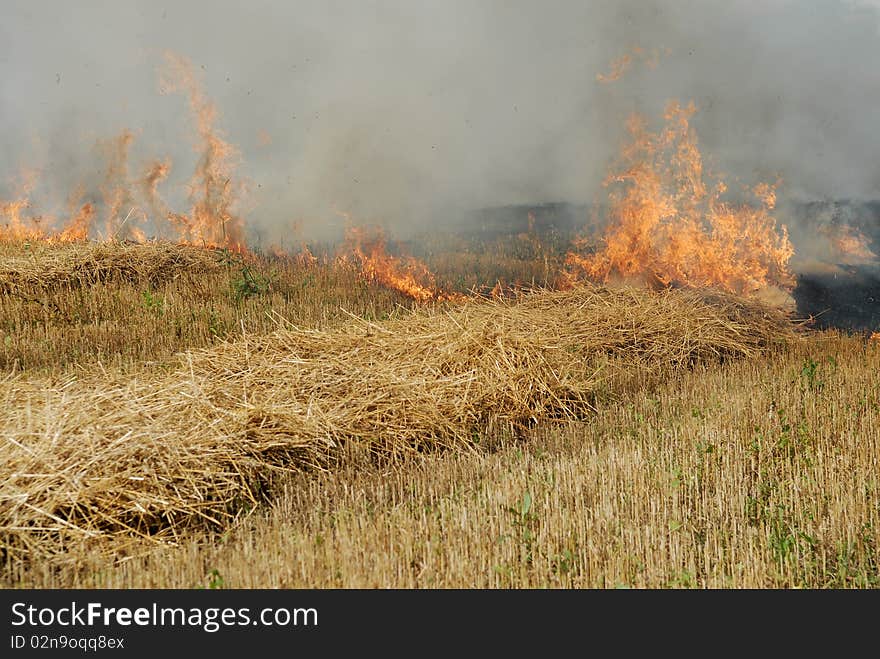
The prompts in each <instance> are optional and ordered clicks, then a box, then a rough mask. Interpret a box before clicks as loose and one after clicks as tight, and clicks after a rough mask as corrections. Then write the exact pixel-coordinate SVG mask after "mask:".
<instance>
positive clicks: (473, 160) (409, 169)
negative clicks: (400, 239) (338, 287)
mask: <svg viewBox="0 0 880 659" xmlns="http://www.w3.org/2000/svg"><path fill="white" fill-rule="evenodd" d="M0 12H2V19H0V117H2V121H3V123H2V133H0V149H2V151H0V198H3V197H4V195H7V196H8V195H9V194H11V191H12V190H13V188H14V182H13V181H11V179H12V178H14V177H15V176H16V174H17V172H18V170H19V168H20V167H21V166H29V167H32V168H38V169H40V170H42V172H43V174H42V177H41V179H40V181H41V183H40V186H41V187H40V188H38V189H36V190H35V191H34V193H33V197H34V199H35V203H39V204H42V206H43V208H44V209H45V210H46V211H47V212H48V211H51V210H53V209H55V208H56V207H58V206H59V205H62V204H63V202H64V200H65V199H66V197H67V194H68V193H69V190H70V188H71V187H73V186H75V185H76V184H77V183H79V182H85V183H86V185H87V187H89V188H90V189H91V190H93V191H94V190H97V189H98V187H99V185H100V181H101V180H102V177H103V171H104V168H105V164H104V163H103V162H101V160H100V158H99V157H98V152H97V151H96V150H95V147H94V145H95V143H96V141H98V140H100V139H104V138H110V137H113V136H114V135H116V134H118V133H119V132H120V131H122V130H123V129H130V130H132V131H133V132H134V133H135V135H136V139H135V143H134V145H133V147H132V162H131V164H130V171H131V173H132V175H135V174H140V173H141V171H142V170H143V168H144V167H145V166H146V164H147V162H148V161H150V160H153V159H157V158H165V157H170V158H172V159H173V161H174V165H173V168H172V171H171V175H170V176H169V178H168V180H167V181H165V182H164V184H163V187H162V188H161V190H162V192H163V194H164V196H165V198H166V200H167V201H168V202H169V205H170V206H171V207H172V208H176V209H178V210H181V211H185V210H187V208H186V205H185V196H186V190H185V183H186V181H187V180H188V179H189V176H190V175H191V173H192V170H193V166H194V164H195V161H196V157H197V156H196V154H195V152H194V151H193V149H192V145H193V142H194V135H195V131H194V128H193V120H192V118H191V117H190V116H189V113H188V108H187V104H186V99H185V97H184V96H183V95H167V96H162V95H160V94H159V93H158V87H157V77H158V76H157V69H158V67H159V66H160V65H161V63H162V53H163V51H165V50H166V49H168V50H172V51H174V52H177V53H180V54H181V55H183V56H185V57H187V58H189V59H190V60H192V62H193V64H194V66H195V68H196V70H198V71H199V72H200V73H201V75H202V76H203V82H204V86H205V90H206V93H207V94H208V96H209V97H211V98H212V99H213V100H214V102H215V103H216V105H217V108H218V111H219V113H220V114H219V117H218V122H217V124H218V126H219V127H220V128H221V129H222V131H223V132H224V133H225V136H226V138H227V139H228V140H229V141H230V142H231V143H233V144H235V145H237V146H238V148H239V149H240V151H241V160H242V164H241V167H240V173H241V175H242V176H243V177H246V178H247V179H249V180H250V181H251V184H250V187H251V192H250V194H249V195H248V197H247V199H246V200H245V202H244V205H243V211H244V213H245V215H246V218H247V222H248V224H249V226H250V227H251V228H252V230H253V231H254V232H255V233H256V234H257V235H258V236H259V237H260V238H261V239H262V240H266V241H272V240H277V239H278V238H279V237H285V236H286V237H290V226H291V223H292V222H293V221H296V220H299V221H301V223H302V226H303V228H304V232H305V233H304V237H311V236H314V237H320V238H335V237H338V235H339V233H340V229H341V227H342V225H343V220H342V218H341V217H339V216H338V215H337V214H336V212H335V211H334V208H336V209H339V210H342V211H346V212H350V213H352V214H353V215H354V217H356V218H358V219H359V220H362V221H365V222H379V223H383V224H386V225H387V226H389V227H390V228H391V229H392V230H393V231H395V232H396V233H397V234H398V235H406V234H407V233H408V232H409V230H414V229H417V230H423V229H425V228H426V227H442V226H444V223H446V222H448V223H449V225H451V224H452V223H453V222H454V221H455V220H457V219H460V218H461V217H463V216H464V215H465V214H466V213H467V212H468V211H470V210H472V209H475V208H479V207H482V206H491V205H501V204H518V203H526V204H527V203H539V202H544V201H568V202H572V203H576V204H583V203H591V202H594V201H598V200H599V199H600V197H601V195H602V188H601V181H602V179H603V177H604V175H605V173H606V172H607V170H608V167H609V165H610V164H611V162H612V159H613V157H614V154H615V153H616V152H617V150H618V148H619V146H620V143H621V140H622V139H623V138H624V135H625V134H624V121H625V119H626V117H627V115H628V114H630V113H631V112H633V111H638V112H642V113H644V114H645V115H646V117H647V118H648V119H649V121H650V122H652V124H651V125H652V126H659V124H660V121H661V114H662V110H663V107H664V105H665V103H666V101H667V100H669V99H680V100H681V101H682V102H687V101H689V100H693V101H694V102H695V103H696V105H697V107H698V110H699V112H698V114H697V115H696V117H695V119H694V121H693V125H694V127H695V128H696V130H697V133H698V135H699V139H700V144H701V146H702V150H703V152H704V155H705V156H706V158H707V165H708V169H710V170H712V171H715V172H719V173H721V172H724V173H726V174H727V177H726V178H727V180H728V182H729V183H730V184H731V188H734V187H735V184H736V181H737V180H739V181H741V182H742V183H743V184H748V185H751V184H754V183H756V182H759V181H774V180H776V178H777V177H778V176H781V177H782V180H783V184H782V187H781V188H780V196H781V197H782V198H783V199H793V200H810V199H826V198H832V199H839V198H854V199H869V198H874V197H877V196H880V195H878V186H880V160H878V158H877V157H876V154H877V153H880V130H878V127H877V122H876V120H875V116H876V115H875V108H877V107H878V106H880V67H878V66H877V62H878V61H880V38H878V37H880V31H878V25H880V23H878V10H877V7H876V6H874V4H873V3H869V2H867V1H863V2H846V1H843V0H823V1H819V0H815V1H783V0H764V1H760V2H759V1H754V2H751V1H745V0H742V1H739V2H732V1H730V0H728V1H726V2H717V1H714V0H701V1H699V2H687V1H684V0H682V1H677V2H676V1H673V0H667V1H660V0H653V1H645V0H626V1H623V2H621V1H612V0H607V1H590V2H573V1H571V2H569V1H563V0H558V1H555V2H554V1H551V2H535V1H532V2H510V1H502V0H483V1H475V0H444V1H443V2H440V1H437V2H414V1H406V0H400V1H396V2H392V1H385V2H379V1H374V2H366V1H364V2H357V1H354V0H349V1H346V2H342V1H339V0H330V1H328V0H314V1H311V0H288V1H283V0H276V1H269V0H263V1H250V2H240V1H235V2H229V1H223V2H208V1H207V0H205V1H203V2H173V3H172V2H167V3H161V2H156V1H155V0H149V1H139V2H127V3H104V2H89V1H85V0H80V1H78V2H76V3H61V2H45V1H36V0H21V1H18V0H4V2H3V4H2V8H0ZM634 46H639V47H641V48H643V49H645V50H651V49H654V48H666V49H669V54H668V55H664V56H662V57H661V58H660V59H659V62H658V64H657V66H656V67H655V68H651V67H649V66H647V65H646V64H645V63H644V62H639V61H635V62H634V63H633V65H632V67H631V69H630V70H629V71H627V72H626V73H625V75H624V76H623V77H622V78H621V79H620V80H618V81H616V82H613V83H608V84H602V83H600V82H598V81H597V80H596V76H597V74H600V73H607V72H608V71H609V65H610V62H611V61H612V60H614V59H615V58H618V57H620V56H621V55H624V54H626V53H627V52H630V51H631V50H632V48H633V47H634Z"/></svg>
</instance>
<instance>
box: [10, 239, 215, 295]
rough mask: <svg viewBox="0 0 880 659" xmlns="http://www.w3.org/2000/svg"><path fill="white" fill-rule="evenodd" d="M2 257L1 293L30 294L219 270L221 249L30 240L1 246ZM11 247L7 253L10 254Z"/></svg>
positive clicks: (147, 281) (151, 281)
mask: <svg viewBox="0 0 880 659" xmlns="http://www.w3.org/2000/svg"><path fill="white" fill-rule="evenodd" d="M4 251H7V253H6V254H4V255H3V256H2V258H0V294H3V295H9V294H22V295H25V294H33V293H36V292H39V291H48V290H53V289H57V288H65V289H72V288H81V287H90V286H94V285H95V284H101V283H106V282H117V283H119V282H133V283H142V284H146V285H148V286H157V285H160V284H161V283H163V282H165V281H168V280H170V279H174V278H175V277H179V276H180V275H181V274H183V273H187V274H203V273H206V272H216V271H218V270H220V269H221V267H222V266H221V258H222V252H220V251H217V250H209V249H202V248H199V247H191V246H187V245H177V244H174V243H167V242H155V243H146V244H139V243H124V242H102V243H80V242H74V243H63V244H60V245H51V244H45V243H39V242H37V243H34V244H31V245H29V247H28V249H26V250H23V249H22V248H21V247H20V246H15V247H14V248H13V249H9V246H7V249H6V250H4ZM10 252H11V253H10Z"/></svg>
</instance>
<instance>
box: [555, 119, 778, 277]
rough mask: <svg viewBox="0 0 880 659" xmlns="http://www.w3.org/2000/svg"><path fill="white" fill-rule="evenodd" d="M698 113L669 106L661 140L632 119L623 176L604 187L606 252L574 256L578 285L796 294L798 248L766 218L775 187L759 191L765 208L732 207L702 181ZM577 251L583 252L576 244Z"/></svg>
mask: <svg viewBox="0 0 880 659" xmlns="http://www.w3.org/2000/svg"><path fill="white" fill-rule="evenodd" d="M695 111H696V109H695V107H694V105H693V103H691V104H690V105H689V106H688V107H686V108H682V107H681V106H680V105H679V104H678V103H677V102H672V103H670V104H669V106H668V108H667V111H666V114H665V119H666V122H667V125H666V127H665V129H664V130H663V131H662V132H660V133H651V132H649V131H648V130H647V128H646V126H645V122H644V120H642V119H641V118H640V117H638V116H633V117H632V118H631V119H630V120H629V126H628V127H629V131H630V133H631V135H632V143H630V144H628V145H627V146H626V147H625V148H624V150H623V157H622V169H621V170H620V171H617V172H613V173H612V174H611V175H609V176H608V178H607V179H606V181H605V185H606V186H612V185H615V184H616V187H614V188H612V191H611V193H610V194H609V197H610V202H611V208H610V214H611V221H610V224H609V226H608V228H607V230H606V232H605V235H604V238H603V241H602V242H603V243H604V245H603V247H602V249H601V250H599V251H597V252H595V253H592V254H588V255H583V254H580V253H578V252H569V254H568V255H567V259H566V263H567V264H568V265H569V267H570V271H569V276H570V278H572V279H577V278H579V277H586V278H588V279H593V280H600V281H606V282H607V281H609V280H610V279H612V278H616V277H620V278H624V279H632V278H635V279H639V280H641V281H644V282H647V283H649V284H651V285H654V286H669V285H673V284H674V285H681V286H691V287H704V286H715V287H719V288H722V289H725V290H728V291H732V292H738V293H754V292H757V291H759V290H761V289H764V288H767V287H769V286H778V287H781V288H784V289H789V290H790V289H791V288H793V287H794V284H795V279H794V276H793V275H792V273H791V271H790V270H789V267H788V262H789V259H790V258H791V257H792V255H793V254H794V249H793V247H792V245H791V242H790V241H789V239H788V232H787V230H786V228H785V227H784V226H783V227H781V229H780V230H779V231H777V228H776V221H775V219H774V218H773V217H772V216H771V215H770V213H769V211H770V210H772V208H773V206H774V205H775V186H771V185H768V184H761V185H759V186H757V187H756V188H755V190H753V193H754V194H755V196H757V197H758V199H759V201H760V204H759V205H756V206H750V205H742V206H735V205H732V204H728V203H724V202H722V201H720V197H721V195H722V194H724V192H725V191H726V187H725V186H724V184H723V183H722V182H720V181H716V182H715V183H714V186H713V187H712V190H711V191H709V190H708V189H707V184H706V182H705V180H704V174H703V162H702V157H701V155H700V151H699V149H698V148H697V139H696V134H695V133H694V131H693V129H692V128H691V127H690V118H691V116H693V114H694V113H695ZM576 247H578V248H581V249H582V248H584V247H586V241H585V240H580V241H578V242H577V244H576Z"/></svg>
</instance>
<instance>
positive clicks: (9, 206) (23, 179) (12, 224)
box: [0, 168, 43, 241]
mask: <svg viewBox="0 0 880 659" xmlns="http://www.w3.org/2000/svg"><path fill="white" fill-rule="evenodd" d="M38 175H39V172H38V171H37V170H34V169H26V168H22V170H21V172H20V173H19V176H18V178H19V182H18V186H17V187H18V191H17V192H16V193H15V194H14V198H13V199H11V200H8V201H6V200H3V199H0V222H2V225H0V239H2V240H7V241H26V240H38V239H39V238H42V237H43V230H42V229H41V228H40V227H39V220H40V219H42V218H34V217H28V218H27V220H26V219H25V217H24V212H25V211H26V210H27V209H28V208H30V207H31V201H30V196H31V192H33V189H34V187H35V186H36V183H37V177H38Z"/></svg>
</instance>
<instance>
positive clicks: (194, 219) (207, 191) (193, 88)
mask: <svg viewBox="0 0 880 659" xmlns="http://www.w3.org/2000/svg"><path fill="white" fill-rule="evenodd" d="M178 91H183V92H185V93H186V94H187V95H188V96H189V105H190V110H191V111H192V113H193V115H194V116H195V119H196V128H197V132H198V135H199V141H198V143H197V145H196V150H197V152H198V153H199V161H198V164H197V166H196V171H195V173H194V174H193V177H192V179H191V181H190V201H191V202H192V204H193V206H192V210H191V211H190V214H189V217H188V218H186V220H184V219H183V216H179V215H178V216H175V217H174V218H170V219H171V220H172V223H175V224H176V225H177V226H178V228H180V229H185V231H186V234H187V235H184V236H181V239H183V240H185V241H187V242H192V243H196V244H207V245H215V246H224V247H231V248H233V249H236V250H243V249H245V240H244V223H243V221H242V219H241V218H240V217H239V216H238V215H236V214H235V213H234V212H233V207H234V206H235V203H236V201H237V195H238V188H237V186H236V185H234V184H233V183H232V179H233V175H234V173H235V165H236V161H237V159H238V151H237V149H236V148H235V147H234V146H232V145H231V144H229V142H227V141H226V140H224V139H223V137H222V136H221V135H220V134H219V133H218V131H217V129H216V128H215V126H214V123H215V121H216V118H217V108H216V107H215V105H214V103H213V102H212V101H211V100H210V99H209V98H208V97H207V96H206V95H205V92H204V90H203V89H202V85H201V82H200V81H199V80H198V78H197V77H196V74H195V71H194V70H193V67H192V63H191V62H190V61H189V60H188V59H186V58H184V57H182V56H180V55H177V54H175V53H171V52H166V53H165V67H164V69H163V70H162V71H161V74H160V93H162V94H168V93H172V92H178Z"/></svg>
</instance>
